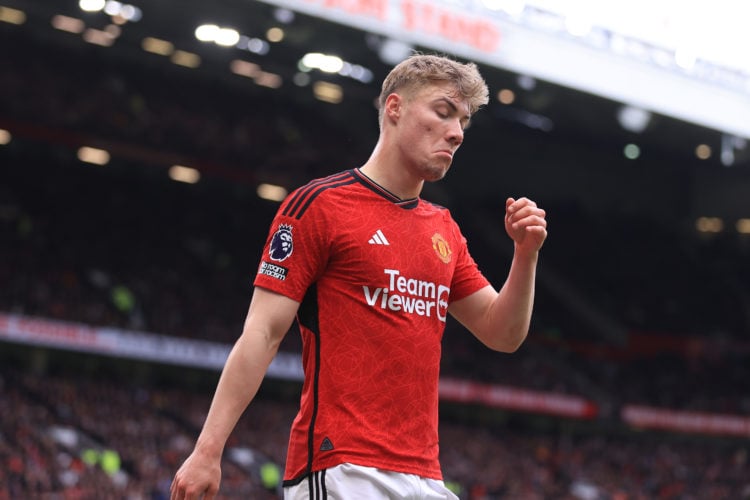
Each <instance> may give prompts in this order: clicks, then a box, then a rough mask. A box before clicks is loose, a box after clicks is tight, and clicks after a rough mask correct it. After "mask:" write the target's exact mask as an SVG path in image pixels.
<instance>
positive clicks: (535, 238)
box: [450, 198, 547, 352]
mask: <svg viewBox="0 0 750 500" xmlns="http://www.w3.org/2000/svg"><path fill="white" fill-rule="evenodd" d="M505 212H506V216H505V230H506V232H507V233H508V235H509V236H510V237H511V238H512V239H513V242H514V254H513V262H512V263H511V266H510V271H509V272H508V278H507V280H506V281H505V284H504V285H503V287H502V288H501V289H500V292H496V291H495V290H494V289H493V288H492V287H491V286H487V287H485V288H483V289H481V290H479V291H477V292H476V293H473V294H472V295H469V296H468V297H465V298H463V299H461V300H458V301H456V302H453V303H452V304H451V306H450V312H451V314H452V315H453V317H455V318H456V319H457V320H458V321H459V322H460V323H461V324H463V325H464V326H465V327H466V328H467V329H469V331H471V332H472V333H473V334H474V335H475V336H476V337H477V338H478V339H479V340H480V341H481V342H482V343H484V344H485V345H486V346H487V347H489V348H490V349H494V350H496V351H503V352H513V351H515V350H516V349H518V348H519V347H520V346H521V344H522V343H523V341H524V340H525V339H526V335H527V334H528V331H529V325H530V323H531V313H532V309H533V306H534V282H535V280H536V265H537V260H538V258H539V250H540V248H541V247H542V244H543V243H544V240H545V239H546V237H547V221H546V219H545V212H544V210H542V209H540V208H538V207H537V206H536V203H534V202H533V201H531V200H528V199H526V198H521V199H519V200H514V199H513V198H508V200H507V201H506V203H505Z"/></svg>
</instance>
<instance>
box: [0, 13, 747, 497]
mask: <svg viewBox="0 0 750 500" xmlns="http://www.w3.org/2000/svg"><path fill="white" fill-rule="evenodd" d="M132 1H133V3H132V4H130V3H124V2H117V1H112V0H107V1H105V0H80V1H70V0H55V1H52V0H35V1H33V2H31V1H21V0H0V61H1V66H0V68H1V70H0V237H1V240H0V241H2V244H1V245H0V500H5V499H27V498H28V499H31V498H41V499H68V498H71V499H73V498H86V499H89V498H96V499H100V498H102V499H103V498H108V499H109V498H112V499H128V500H131V499H132V500H136V499H163V498H168V496H169V495H168V490H169V485H170V482H171V479H172V475H173V474H174V472H175V471H176V469H177V467H178V466H179V464H180V463H181V462H182V460H184V458H185V457H186V456H187V454H188V453H189V452H190V450H191V448H192V445H193V443H194V440H195V438H196V437H197V434H198V432H199V429H200V426H201V424H202V422H203V419H204V418H205V414H206V412H207V410H208V406H209V403H210V398H211V395H212V392H213V389H214V387H215V384H216V382H217V380H218V374H219V370H220V369H221V367H222V365H223V362H224V360H225V359H226V355H227V353H228V352H229V349H230V347H231V344H232V343H233V342H234V340H235V339H236V338H237V336H238V335H239V333H240V331H241V327H242V323H243V321H244V317H245V312H246V309H247V306H248V304H249V299H250V296H251V293H252V280H253V277H254V274H255V269H256V266H257V264H258V261H259V257H260V252H261V249H262V246H263V243H264V241H265V238H266V235H267V231H268V226H269V224H270V221H271V219H272V217H273V215H274V213H275V210H276V208H277V207H278V205H279V203H280V201H281V200H282V199H283V198H284V196H285V195H286V194H287V193H288V192H289V191H291V190H292V189H294V188H296V187H298V186H300V185H302V184H304V183H306V182H307V181H308V180H310V179H312V178H314V177H318V176H323V175H328V174H330V173H334V172H337V171H340V170H343V169H348V168H353V167H357V166H359V165H361V164H362V163H364V161H365V160H366V159H367V157H368V155H369V153H370V151H371V149H372V147H373V146H374V144H375V141H376V139H377V132H378V127H377V109H376V108H375V99H376V98H377V95H378V93H379V85H380V83H381V81H382V79H383V78H384V77H385V75H386V74H387V72H388V71H389V69H390V68H391V67H392V66H393V65H394V64H396V63H397V62H398V61H400V60H402V59H403V58H404V57H406V56H407V55H408V54H410V53H412V52H413V51H415V50H416V51H420V52H436V53H441V54H447V55H450V56H452V57H454V58H456V59H459V60H472V61H475V62H477V64H478V65H479V67H480V70H481V72H482V74H483V75H484V76H485V77H486V79H487V81H488V84H489V87H490V103H489V104H488V105H487V106H486V108H485V109H483V110H481V111H480V112H479V113H478V114H477V115H476V116H475V118H474V119H473V121H472V125H471V127H470V129H469V130H468V132H467V135H466V139H465V142H464V145H463V147H462V148H461V151H460V152H459V154H458V155H457V157H456V159H455V161H454V165H453V167H452V169H451V171H450V172H449V174H448V176H447V177H446V179H445V180H443V181H442V182H440V183H437V184H431V185H428V186H426V187H425V190H424V193H423V196H424V198H425V199H428V200H430V201H433V202H436V203H439V204H441V205H444V206H446V207H448V208H449V209H450V210H451V212H452V213H453V215H454V217H455V218H456V219H457V220H458V221H459V223H460V224H461V226H462V228H463V231H464V233H465V234H466V236H467V238H468V240H469V246H470V250H471V252H472V254H473V255H474V257H475V259H476V260H477V262H478V263H479V265H480V267H481V268H482V270H483V271H484V272H485V274H486V275H487V276H488V277H489V278H490V279H491V281H493V283H494V284H495V285H496V286H498V287H499V286H501V285H502V282H503V280H504V278H505V276H506V273H507V270H508V266H509V263H510V259H511V254H512V245H511V244H510V241H509V240H508V238H507V236H506V235H505V234H504V231H503V228H502V215H503V207H504V200H505V199H506V198H507V197H508V196H513V197H518V196H528V197H529V198H532V199H534V200H535V201H537V202H538V204H539V205H540V206H542V207H543V208H545V209H546V210H547V214H548V222H549V238H548V240H547V242H546V243H545V246H544V248H543V250H542V258H541V263H540V268H539V273H538V281H537V302H536V309H535V314H534V318H533V324H532V329H531V332H530V335H529V338H528V340H527V341H526V343H525V344H524V345H523V346H522V348H521V349H520V350H519V351H518V352H516V353H514V354H512V355H507V354H500V353H495V352H491V351H489V350H487V349H486V348H484V347H483V346H481V345H480V344H479V342H478V341H476V340H475V339H474V338H473V337H472V336H471V335H470V334H469V333H468V332H466V331H465V330H463V329H462V328H461V327H460V326H459V325H458V324H456V323H453V322H449V323H448V326H447V329H446V332H445V336H444V359H443V366H442V379H441V423H440V425H441V460H442V463H443V469H444V475H445V478H446V481H447V483H448V484H449V485H450V487H451V488H452V489H454V491H456V492H457V494H458V495H459V496H460V498H462V499H472V500H478V499H500V498H502V499H505V498H508V499H581V500H596V499H650V498H659V499H724V498H727V499H730V498H731V499H736V498H750V463H749V460H750V459H749V457H748V453H749V452H750V440H749V438H750V382H748V381H749V380H750V362H749V360H750V259H748V257H749V255H748V254H749V253H750V195H748V193H750V150H749V149H748V147H747V140H748V138H750V62H749V61H748V58H747V52H746V47H747V46H748V44H749V43H750V39H749V38H750V35H749V34H748V31H747V30H746V29H745V28H744V26H742V24H743V23H746V21H747V19H748V16H749V15H750V7H747V6H746V5H745V3H744V2H733V1H729V0H725V1H716V2H711V6H710V7H708V6H706V4H705V3H704V2H675V1H667V0H662V1H651V2H646V1H645V0H641V1H634V2H627V3H624V2H614V1H613V2H584V1H576V2H573V1H559V2H550V1H543V0H439V1H426V0H273V1H271V0H269V1H267V2H258V1H252V0H217V1H214V2H200V1H195V0H186V1H182V2H176V1H174V0H163V1H160V2H142V1H139V0H132ZM299 353H300V341H299V334H298V332H296V331H294V329H293V331H292V332H290V333H289V334H288V335H287V337H286V338H285V340H284V344H283V345H282V350H281V352H280V353H279V356H278V357H277V359H276V360H275V361H274V363H273V365H272V366H271V369H270V371H269V374H268V377H267V378H266V380H265V382H264V384H263V387H262V389H261V392H260V394H259V396H258V398H257V400H256V401H254V402H253V404H252V405H251V406H250V408H249V409H248V410H247V412H246V413H245V414H244V415H243V417H242V419H241V421H240V423H239V425H238V426H237V428H236V430H235V432H234V433H233V434H232V437H231V439H230V442H229V444H228V446H227V451H226V455H225V457H224V461H223V462H224V463H223V474H224V479H223V482H222V489H221V492H220V498H227V499H228V498H259V499H264V498H268V499H273V498H279V481H280V471H281V469H283V464H284V460H285V453H286V440H287V433H288V430H289V427H290V425H291V421H292V419H293V417H294V415H295V412H296V405H297V398H298V396H299V391H300V388H301V383H300V381H301V367H300V361H299Z"/></svg>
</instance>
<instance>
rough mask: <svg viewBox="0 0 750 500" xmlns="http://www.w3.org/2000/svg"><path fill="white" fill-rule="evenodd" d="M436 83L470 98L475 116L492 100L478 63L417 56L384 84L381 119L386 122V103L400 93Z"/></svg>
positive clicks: (398, 65)
mask: <svg viewBox="0 0 750 500" xmlns="http://www.w3.org/2000/svg"><path fill="white" fill-rule="evenodd" d="M434 82H449V83H451V84H453V85H454V86H455V87H456V91H457V92H458V94H459V95H460V96H461V97H463V98H464V99H466V101H467V102H468V104H469V112H470V113H471V114H474V113H475V112H476V111H477V110H478V109H479V108H481V107H482V106H484V105H485V104H487V102H488V101H489V90H488V89H487V84H486V83H485V81H484V78H482V75H480V74H479V69H478V68H477V65H476V64H474V63H471V62H470V63H465V64H464V63H460V62H457V61H454V60H452V59H449V58H448V57H445V56H437V55H429V54H414V55H412V56H410V57H408V58H407V59H405V60H403V61H401V62H400V63H398V64H397V65H396V66H395V67H394V68H393V69H392V70H391V72H390V73H388V76H386V78H385V80H384V81H383V86H382V89H381V91H380V97H379V98H378V117H379V120H381V121H382V119H383V110H384V108H385V101H386V99H387V98H388V96H389V95H390V94H392V93H393V92H398V91H405V92H407V93H410V92H415V91H419V90H421V89H423V88H424V87H426V86H428V85H430V84H432V83H434Z"/></svg>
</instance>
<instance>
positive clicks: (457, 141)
mask: <svg viewBox="0 0 750 500" xmlns="http://www.w3.org/2000/svg"><path fill="white" fill-rule="evenodd" d="M447 139H448V142H450V143H451V144H453V145H454V146H455V147H458V146H460V145H461V143H462V142H464V127H463V125H462V124H461V121H460V120H452V121H451V124H450V127H449V128H448V137H447Z"/></svg>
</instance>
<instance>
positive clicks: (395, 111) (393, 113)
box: [384, 92, 403, 121]
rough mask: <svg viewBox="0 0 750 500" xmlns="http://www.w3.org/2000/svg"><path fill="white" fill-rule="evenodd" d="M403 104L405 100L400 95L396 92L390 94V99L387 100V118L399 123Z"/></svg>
mask: <svg viewBox="0 0 750 500" xmlns="http://www.w3.org/2000/svg"><path fill="white" fill-rule="evenodd" d="M402 104H403V98H402V97H401V96H400V95H399V94H396V93H395V92H394V93H392V94H389V95H388V97H386V98H385V110H384V111H385V112H384V115H385V117H386V118H388V119H390V120H393V121H398V119H399V117H400V115H401V106H402Z"/></svg>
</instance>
